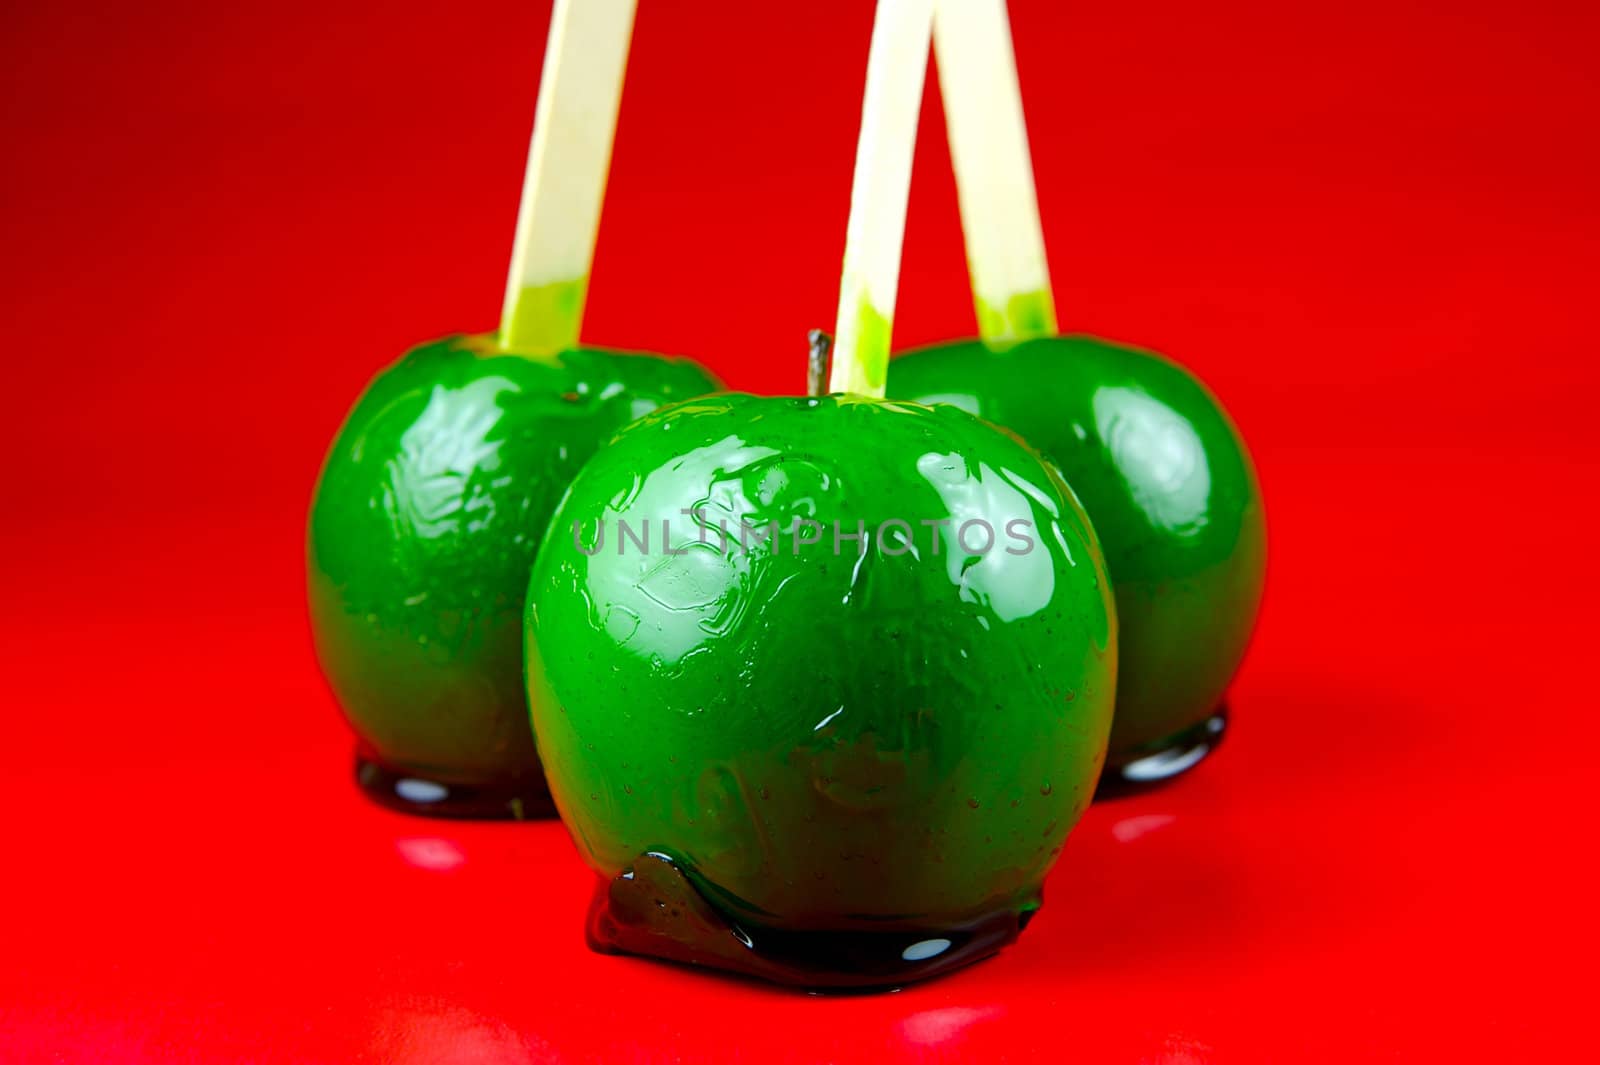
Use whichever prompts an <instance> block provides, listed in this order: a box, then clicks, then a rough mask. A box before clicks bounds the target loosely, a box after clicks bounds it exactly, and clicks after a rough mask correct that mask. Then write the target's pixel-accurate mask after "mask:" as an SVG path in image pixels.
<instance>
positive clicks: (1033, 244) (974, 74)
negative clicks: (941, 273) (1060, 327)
mask: <svg viewBox="0 0 1600 1065" xmlns="http://www.w3.org/2000/svg"><path fill="white" fill-rule="evenodd" d="M933 48H934V55H935V57H936V58H937V60H938V64H939V85H940V92H941V95H942V96H943V98H944V112H945V122H946V125H947V127H948V130H949V137H950V159H951V162H952V163H953V164H954V167H955V174H956V193H957V199H958V200H959V201H960V204H961V230H962V233H963V234H964V236H965V238H966V245H967V271H968V274H969V275H970V276H971V279H972V299H973V303H974V304H975V305H976V307H977V312H978V334H979V335H980V336H981V337H983V339H985V340H994V341H1002V342H1006V341H1017V340H1028V339H1031V338H1034V337H1044V336H1054V335H1055V334H1056V308H1055V300H1054V298H1053V297H1052V296H1051V294H1050V267H1049V264H1048V263H1047V262H1046V260H1045V247H1044V228H1043V226H1042V225H1041V223H1040V221H1039V196H1038V192H1037V190H1036V189H1035V187H1034V180H1033V161H1032V158H1031V157H1030V155H1029V152H1028V126H1027V122H1026V120H1025V119H1024V117H1023V113H1022V88H1021V85H1020V84H1019V82H1018V79H1017V56H1016V50H1015V48H1014V47H1013V45H1012V41H1011V19H1010V17H1009V16H1008V14H1007V12H1006V0H938V6H937V9H936V12H935V14H934V24H933Z"/></svg>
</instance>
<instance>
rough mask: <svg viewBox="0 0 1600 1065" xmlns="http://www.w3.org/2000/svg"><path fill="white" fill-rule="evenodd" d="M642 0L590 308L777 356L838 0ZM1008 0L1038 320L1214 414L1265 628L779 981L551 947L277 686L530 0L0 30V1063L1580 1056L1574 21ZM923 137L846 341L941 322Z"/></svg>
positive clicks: (1593, 167)
mask: <svg viewBox="0 0 1600 1065" xmlns="http://www.w3.org/2000/svg"><path fill="white" fill-rule="evenodd" d="M641 6H642V8H643V10H642V11H641V13H640V21H639V35H638V58H637V62H636V64H635V66H634V69H633V80H632V82H631V83H630V88H629V93H628V98H627V100H626V102H625V103H624V117H623V129H622V132H621V135H620V139H619V142H618V147H617V156H616V165H617V168H618V169H617V173H616V176H615V179H614V181H613V184H612V197H611V201H610V204H609V208H608V214H607V217H606V223H605V233H604V235H603V244H602V248H601V252H600V258H599V262H598V264H597V277H596V282H595V288H594V293H593V297H592V303H591V316H590V325H591V328H590V330H589V334H590V338H591V339H592V340H594V341H596V342H600V343H610V344H618V345H637V346H647V347H660V348H665V349H669V350H682V351H692V352H695V353H697V354H702V355H704V356H705V357H706V358H707V359H708V361H709V362H710V363H711V364H712V365H713V366H714V368H715V369H716V370H717V371H718V372H720V373H721V374H722V375H723V376H724V377H725V378H726V379H727V380H728V381H729V382H730V384H732V385H734V386H736V387H741V388H747V389H757V390H760V389H776V388H787V389H797V388H798V387H799V386H800V383H801V381H802V380H803V376H802V375H803V370H804V363H805V338H804V331H805V329H806V328H807V327H809V326H812V325H817V324H826V323H827V322H828V320H829V318H830V316H831V314H832V310H833V299H834V295H835V287H834V286H835V283H836V278H837V270H838V261H839V253H840V249H841V247H842V242H843V233H844V217H845V211H846V206H847V205H846V199H847V195H848V185H849V181H848V176H849V167H850V153H851V149H852V145H853V142H854V136H855V121H856V109H857V106H858V101H859V90H860V83H859V79H860V72H861V68H862V66H863V60H864V56H865V52H866V43H867V30H868V24H869V21H870V10H869V7H868V5H866V4H864V3H842V2H836V3H811V4H805V5H798V4H796V5H787V4H785V5H777V4H761V5H755V4H749V3H739V2H736V0H716V2H712V0H703V2H701V3H698V4H695V5H692V10H690V9H689V8H687V7H685V6H683V5H671V4H660V3H655V2H653V0H646V2H645V3H644V4H642V5H641ZM1014 9H1015V18H1016V21H1017V24H1018V27H1019V29H1018V33H1019V45H1018V47H1019V53H1020V61H1021V64H1022V70H1023V80H1024V87H1025V90H1026V91H1027V92H1028V94H1029V106H1030V115H1031V119H1032V125H1033V129H1034V136H1035V141H1036V155H1037V163H1038V169H1039V172H1040V187H1041V189H1042V191H1043V193H1044V195H1045V197H1046V202H1045V215H1046V218H1045V220H1046V228H1047V235H1048V237H1049V240H1050V245H1051V249H1052V251H1053V253H1054V260H1055V273H1056V278H1057V285H1058V290H1059V291H1058V298H1059V302H1060V304H1061V307H1062V317H1063V321H1064V322H1066V323H1068V324H1070V326H1071V327H1072V328H1077V329H1086V330H1090V331H1095V332H1100V333H1104V334H1108V335H1111V336H1116V337H1121V338H1125V339H1128V340H1132V341H1137V342H1140V343H1143V344H1148V345H1151V346H1154V347H1159V348H1162V349H1164V350H1167V351H1170V352H1172V353H1173V354H1175V355H1177V356H1179V357H1181V358H1183V359H1184V360H1186V361H1187V362H1188V363H1189V364H1190V365H1192V366H1194V367H1195V368H1196V369H1197V370H1198V371H1199V372H1200V373H1201V374H1202V375H1204V376H1205V377H1206V378H1207V380H1208V381H1209V382H1210V383H1211V384H1212V385H1213V386H1214V387H1215V389H1216V390H1217V391H1218V392H1219V393H1220V394H1221V395H1222V396H1224V397H1226V399H1227V401H1228V402H1229V405H1230V406H1231V408H1232V410H1233V412H1234V413H1235V415H1236V416H1237V417H1238V420H1239V422H1240V423H1241V425H1242V426H1243V427H1244V429H1245V431H1246V433H1247V434H1248V436H1249V438H1250V440H1251V443H1252V446H1253V448H1254V450H1255V453H1256V455H1257V457H1258V458H1259V460H1260V465H1261V470H1262V476H1263V481H1264V483H1265V491H1266V496H1267V501H1268V505H1269V517H1270V521H1271V523H1272V545H1273V546H1272V550H1273V555H1272V561H1271V573H1270V576H1269V587H1268V599H1267V606H1266V613H1265V616H1264V619H1263V622H1262V628H1261V631H1260V634H1259V638H1258V640H1257V643H1256V646H1255V648H1254V650H1253V652H1252V654H1251V657H1250V660H1249V661H1248V662H1247V664H1246V666H1245V672H1244V675H1243V677H1242V679H1241V681H1240V682H1239V685H1238V688H1237V693H1236V699H1235V705H1234V709H1235V716H1234V725H1235V728H1234V730H1233V731H1232V733H1231V734H1230V737H1229V739H1228V741H1227V743H1226V744H1225V746H1224V747H1223V749H1222V750H1221V751H1220V753H1219V754H1218V755H1217V756H1216V757H1215V758H1214V759H1212V760H1211V761H1210V762H1208V763H1206V764H1205V765H1203V766H1202V767H1200V768H1199V769H1198V770H1196V771H1195V772H1194V773H1193V774H1192V775H1191V776H1190V777H1189V778H1187V779H1185V780H1183V781H1181V782H1179V783H1177V784H1175V785H1174V786H1172V787H1170V788H1167V789H1166V790H1163V791H1159V792H1155V793H1152V794H1150V795H1148V796H1145V797H1142V798H1137V799H1131V800H1125V801H1120V802H1116V803H1110V804H1105V805H1101V806H1097V807H1095V808H1094V809H1093V810H1092V811H1091V812H1090V813H1089V814H1088V815H1087V817H1086V819H1085V821H1084V823H1083V824H1082V826H1081V827H1080V828H1079V829H1078V831H1077V832H1076V833H1075V834H1074V835H1073V837H1072V838H1071V840H1070V841H1069V843H1068V845H1067V849H1066V852H1065V855H1064V858H1063V861H1062V863H1061V865H1060V866H1059V867H1058V868H1057V870H1056V872H1055V873H1054V874H1053V876H1052V877H1051V879H1050V881H1049V883H1048V885H1047V892H1046V905H1045V908H1044V911H1043V912H1042V914H1041V915H1040V917H1039V918H1038V920H1037V921H1035V922H1034V924H1033V925H1032V926H1031V927H1030V928H1029V930H1028V932H1027V934H1026V935H1025V936H1024V937H1023V938H1022V940H1021V942H1020V943H1019V944H1018V945H1017V946H1016V947H1015V948H1013V949H1011V950H1009V951H1008V952H1006V953H1005V954H1004V955H1002V956H1000V957H999V958H997V959H994V960H992V961H989V962H985V963H984V964H982V965H979V966H977V967H975V968H973V969H971V970H968V971H965V972H963V973H960V974H958V975H955V976H953V977H951V978H948V979H945V980H942V981H938V982H936V983H932V984H929V985H926V986H923V987H918V988H914V989H911V990H907V991H904V992H902V993H899V994H894V995H887V996H879V997H856V998H827V999H824V998H810V997H804V996H798V995H794V994H791V993H787V992H782V991H776V990H770V989H766V988H762V987H755V986H749V985H745V984H740V983H737V982H733V981H730V980H725V979H719V978H713V977H704V976H695V975H692V974H689V973H685V972H682V971H678V970H674V969H670V968H665V967H661V966H657V965H653V964H650V963H647V962H641V961H635V960H628V959H621V958H614V957H600V956H597V955H593V954H590V953H589V952H588V951H587V950H586V949H585V948H584V946H583V940H582V929H581V926H582V917H583V910H584V906H585V903H586V901H587V898H588V893H589V890H590V887H591V882H590V879H589V876H588V874H587V873H586V872H585V871H584V870H583V868H582V866H581V864H580V863H579V861H578V858H577V856H576V854H575V852H574V850H573V848H572V846H571V845H570V843H568V841H567V840H566V838H565V836H564V835H563V834H562V831H561V829H560V827H559V826H558V825H555V824H541V825H532V826H519V825H473V824H467V825H457V824H446V823H438V822H431V821H422V820H412V819H408V818H406V817H403V816H401V815H397V814H392V813H388V812H385V811H383V810H380V809H377V808H375V807H373V806H371V805H369V804H367V803H366V802H364V801H362V800H361V799H360V798H359V796H358V795H357V793H356V790H355V788H354V786H353V785H352V784H351V782H350V780H349V764H348V760H349V737H348V735H347V734H346V732H345V731H344V728H343V726H342V724H341V723H340V721H339V719H338V716H337V714H336V713H335V712H334V709H333V706H332V704H331V701H330V699H329V696H328V694H327V692H326V690H325V688H324V686H323V683H322V680H321V678H320V677H319V676H318V674H317V671H316V668H315V665H314V663H313V660H312V656H311V652H310V642H309V637H308V633H307V628H306V621H305V608H304V604H303V602H302V599H301V596H302V592H301V588H302V572H301V566H302V561H301V543H302V534H303V527H302V522H303V516H304V510H305V506H306V503H307V499H308V496H309V492H310V486H311V482H312V478H313V475H314V473H315V470H316V468H317V464H318V461H319V459H320V457H321V453H322V449H323V447H324V446H325V445H326V443H327V440H328V439H329V437H330V436H331V434H332V432H333V430H334V428H335V426H336V425H337V423H338V421H339V419H340V417H341V416H342V415H343V413H344V411H345V409H346V406H347V404H348V403H349V402H350V400H351V398H352V397H353V396H354V395H355V394H356V391H357V390H358V388H359V387H360V385H361V384H362V383H363V382H364V381H365V380H366V379H367V378H368V377H369V376H370V375H371V374H372V373H373V372H374V371H375V370H376V369H377V368H378V367H379V366H380V365H381V364H383V363H385V362H387V361H388V360H390V359H392V358H393V357H394V356H395V355H397V354H398V353H399V352H400V351H401V350H402V349H404V348H405V347H407V346H408V345H410V344H412V343H414V342H416V341H417V340H419V339H422V338H425V337H429V336H434V335H439V334H443V333H446V332H450V331H453V330H459V329H471V328H481V327H483V326H484V325H486V324H488V323H489V322H490V321H491V320H492V318H493V315H494V314H495V312H496V310H497V308H498V302H499V298H498V288H499V285H500V283H501V280H502V273H503V269H504V265H505V260H506V255H507V252H508V246H509V235H510V226H511V221H512V216H513V214H514V211H515V201H516V193H517V188H518V183H519V181H520V167H521V157H522V154H523V151H524V148H525V145H524V137H525V135H526V132H527V129H528V126H529V123H530V121H531V115H532V96H531V93H532V89H533V85H534V81H535V77H534V68H535V65H536V64H537V61H538V57H539V55H540V53H541V51H542V47H543V45H542V37H543V32H544V26H545V19H546V17H547V12H546V11H545V9H544V8H542V7H541V5H537V4H513V3H501V4H485V5H456V6H455V7H452V8H450V9H449V10H448V11H447V12H443V11H440V10H438V9H436V8H433V7H431V6H421V5H417V6H409V5H405V4H395V3H387V4H377V3H372V2H367V0H361V2H352V3H349V4H337V5H329V4H326V3H317V4H311V3H304V2H299V0H291V2H287V3H280V4H273V5H264V4H263V5H257V4H246V5H242V6H241V5H215V4H199V3H194V4H176V3H162V4H150V5H138V6H134V5H115V6H113V5H106V6H105V9H104V10H102V11H98V12H96V11H94V10H92V9H91V8H90V7H89V6H86V5H74V6H72V7H71V8H68V7H65V6H62V5H46V4H43V3H37V2H32V3H24V4H22V5H11V6H10V7H9V8H8V9H7V10H6V12H5V14H4V15H3V16H0V82H3V85H4V88H3V95H0V98H3V99H4V101H5V103H4V107H3V112H0V113H3V123H4V137H5V142H6V144H7V165H6V166H5V167H3V168H0V242H3V246H4V247H5V249H6V252H7V254H6V256H5V258H4V260H3V261H0V271H3V275H4V276H3V281H4V284H3V285H0V306H3V307H4V310H5V321H6V337H7V341H8V344H7V351H8V352H9V356H10V357H9V360H8V377H7V391H6V396H7V402H6V410H5V416H4V419H3V420H0V434H3V437H4V453H5V455H6V460H7V461H6V466H7V468H6V474H5V488H4V499H5V502H4V510H3V514H4V521H3V522H0V589H3V595H0V666H3V672H4V677H5V680H6V694H5V697H4V699H3V700H0V702H3V705H4V721H5V726H6V729H5V731H6V737H5V738H6V742H5V747H4V769H3V770H0V809H3V810H4V815H3V824H4V843H3V850H0V853H3V855H4V858H3V866H0V869H3V878H0V884H3V887H0V897H3V899H4V906H3V908H0V1058H4V1059H6V1060H16V1061H24V1062H33V1061H70V1062H80V1061H81V1062H107V1061H117V1062H121V1061H132V1062H140V1061H149V1062H158V1061H159V1062H173V1061H197V1062H198V1061H204V1062H227V1061H241V1062H242V1061H252V1062H270V1063H277V1062H285V1063H287V1062H350V1061H382V1062H401V1063H404V1062H430V1063H432V1062H467V1061H472V1062H483V1061H506V1062H521V1061H547V1060H553V1061H606V1062H627V1061H676V1060H692V1061H713V1062H715V1061H730V1062H732V1061H752V1062H783V1061H794V1062H810V1061H823V1060H828V1061H839V1062H849V1061H871V1062H893V1061H952V1060H974V1061H1006V1060H1011V1061H1030V1060H1040V1059H1051V1060H1055V1059H1059V1060H1063V1061H1092V1062H1124V1061H1126V1062H1134V1061H1170V1062H1239V1061H1242V1062H1255V1061H1281V1060H1326V1061H1340V1062H1343V1061H1349V1060H1355V1059H1362V1060H1364V1059H1370V1058H1393V1059H1398V1060H1415V1059H1420V1058H1442V1059H1450V1060H1465V1059H1472V1058H1480V1059H1490V1060H1514V1059H1538V1058H1541V1057H1546V1056H1554V1055H1555V1053H1556V1052H1557V1051H1558V1050H1560V1049H1562V1048H1579V1051H1581V1046H1584V1045H1589V1044H1590V1043H1591V1042H1592V1036H1591V1035H1590V1034H1589V1027H1590V1026H1589V1018H1588V1014H1589V1012H1590V1002H1589V998H1590V994H1589V990H1588V989H1589V985H1590V984H1591V983H1592V968H1593V960H1594V952H1595V948H1596V945H1597V943H1596V939H1597V937H1596V932H1597V929H1596V926H1595V925H1596V918H1595V908H1594V905H1593V899H1594V898H1595V894H1596V890H1597V888H1600V884H1597V882H1596V878H1595V875H1594V869H1593V865H1594V863H1593V859H1592V856H1591V855H1590V854H1589V851H1590V850H1591V849H1592V836H1593V827H1592V826H1593V820H1594V815H1595V806H1596V804H1595V800H1594V784H1593V770H1592V768H1591V766H1590V762H1591V760H1592V756H1593V752H1594V751H1595V749H1596V739H1597V737H1596V735H1595V731H1596V727H1595V698H1594V688H1593V684H1592V671H1593V667H1592V662H1593V658H1594V654H1593V647H1592V643H1593V634H1594V631H1595V625H1594V618H1593V611H1594V607H1595V603H1596V601H1597V596H1600V574H1597V572H1596V570H1597V564H1596V557H1597V556H1596V552H1595V550H1594V547H1593V541H1594V528H1595V520H1596V517H1597V514H1600V506H1597V503H1596V485H1597V482H1600V479H1597V477H1596V470H1597V465H1600V462H1597V459H1600V447H1597V445H1596V443H1595V442H1594V440H1593V438H1592V433H1591V427H1592V425H1593V424H1594V420H1595V418H1594V412H1593V404H1594V402H1595V396H1596V394H1597V390H1600V369H1597V367H1600V360H1597V359H1596V358H1594V351H1595V346H1596V337H1595V329H1594V315H1593V311H1592V305H1593V292H1592V287H1593V279H1594V277H1595V273H1596V268H1597V266H1600V255H1597V251H1600V215H1597V213H1596V211H1595V206H1594V189H1595V188H1596V187H1597V181H1600V165H1597V164H1600V155H1597V152H1600V148H1597V142H1596V141H1595V139H1594V138H1593V137H1592V135H1591V131H1592V127H1593V115H1594V113H1595V108H1596V106H1597V104H1600V85H1597V76H1596V74H1595V67H1594V64H1593V61H1592V56H1593V52H1594V48H1595V46H1596V44H1597V43H1600V41H1597V37H1600V35H1597V32H1596V31H1597V23H1596V15H1595V13H1594V10H1593V8H1592V7H1582V6H1580V5H1574V4H1560V3H1553V2H1535V3H1531V4H1530V3H1521V4H1511V3H1504V2H1502V3H1496V4H1487V3H1465V4H1456V5H1452V6H1449V7H1448V8H1446V7H1443V6H1440V5H1436V4H1421V3H1410V2H1404V0H1403V2H1401V3H1398V4H1397V3H1395V2H1393V0H1385V2H1382V3H1379V2H1378V0H1354V2H1353V3H1351V4H1346V5H1343V6H1341V7H1339V8H1338V9H1337V10H1333V9H1328V10H1326V11H1321V10H1317V11H1311V10H1310V9H1303V8H1297V7H1294V6H1292V5H1290V6H1285V5H1282V4H1277V3H1266V2H1264V0H1219V2H1218V3H1215V4H1208V5H1203V6H1196V5H1192V4H1179V3H1168V2H1166V0H1157V2H1156V3H1155V4H1153V5H1144V6H1134V7H1128V6H1126V5H1122V6H1117V5H1109V6H1107V5H1101V6H1100V7H1091V6H1089V5H1081V4H1071V5H1061V4H1054V3H1049V2H1046V0H1015V4H1014ZM1446 11H1447V12H1448V13H1443V12H1446ZM937 117H938V116H937V113H936V112H935V113H934V114H930V115H929V117H928V122H927V124H926V125H925V136H924V143H923V147H922V152H921V158H920V160H919V171H918V181H919V184H918V187H917V191H916V193H915V196H914V202H913V208H912V220H911V232H910V238H909V247H908V255H907V258H908V264H909V267H910V269H909V273H908V278H907V283H906V289H905V295H904V297H903V300H902V318H901V321H900V323H899V336H900V342H901V343H902V345H909V344H912V343H918V342H924V341H929V340H933V339H937V338H940V337H944V336H950V335H957V334H961V333H964V332H969V331H970V329H971V318H970V314H969V312H968V310H967V307H966V302H965V293H964V285H965V278H964V273H963V270H962V268H961V262H960V250H959V230H958V228H957V224H956V213H955V202H954V195H953V191H952V188H951V184H950V178H949V175H948V166H947V161H946V160H945V158H944V149H943V145H942V142H941V141H940V139H939V136H938V133H939V127H938V125H937ZM785 353H790V354H788V355H786V354H785ZM1564 1056H1571V1055H1564Z"/></svg>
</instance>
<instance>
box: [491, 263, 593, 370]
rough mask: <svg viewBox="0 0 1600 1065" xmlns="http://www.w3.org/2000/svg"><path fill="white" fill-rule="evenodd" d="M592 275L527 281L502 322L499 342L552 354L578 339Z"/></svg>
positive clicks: (512, 348)
mask: <svg viewBox="0 0 1600 1065" xmlns="http://www.w3.org/2000/svg"><path fill="white" fill-rule="evenodd" d="M588 295H589V279H588V278H587V277H580V278H575V279H573V280H571V281H552V282H549V283H548V284H544V285H524V286H523V287H522V288H521V289H520V290H519V291H518V292H517V295H516V297H515V299H514V300H513V302H512V304H511V306H510V307H508V308H507V313H506V316H505V319H504V321H502V322H501V324H500V344H501V346H502V347H503V348H504V349H505V350H506V351H507V352H513V353H526V354H533V355H549V354H553V353H554V352H558V351H565V350H567V349H568V348H571V347H574V346H575V345H576V344H577V343H578V332H579V329H580V327H581V326H582V324H583V306H584V301H585V300H586V299H587V297H588Z"/></svg>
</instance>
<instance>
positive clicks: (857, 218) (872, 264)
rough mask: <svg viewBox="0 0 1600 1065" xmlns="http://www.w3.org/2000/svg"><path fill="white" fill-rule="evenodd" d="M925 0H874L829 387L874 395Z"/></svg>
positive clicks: (905, 182)
mask: <svg viewBox="0 0 1600 1065" xmlns="http://www.w3.org/2000/svg"><path fill="white" fill-rule="evenodd" d="M932 21H933V0H878V12H877V17H876V20H875V21H874V24H873V27H872V47H871V49H870V51H869V52H868V55H867V88H866V94H865V98H864V99H863V101H862V105H861V135H860V138H859V139H858V140H857V142H856V172H855V180H854V183H853V184H852V185H851V189H850V223H849V226H848V228H847V229H846V231H845V245H844V271H843V277H842V279H841V281H840V284H839V318H838V325H837V326H836V328H835V330H834V347H833V367H832V372H831V373H830V374H829V377H828V390H829V391H830V392H854V393H857V394H859V395H864V396H875V397H878V398H882V396H883V394H884V383H885V380H886V378H887V377H888V373H889V337H890V333H891V331H892V328H893V322H894V304H895V297H896V295H897V292H898V289H899V285H900V251H901V246H902V244H903V242H904V239H905V226H906V202H907V200H908V199H909V197H910V192H911V159H912V155H913V152H914V150H915V148H916V140H917V117H918V114H919V112H920V111H921V110H922V84H923V80H924V78H925V77H926V75H927V71H928V39H929V36H930V34H931V32H932Z"/></svg>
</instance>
